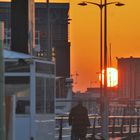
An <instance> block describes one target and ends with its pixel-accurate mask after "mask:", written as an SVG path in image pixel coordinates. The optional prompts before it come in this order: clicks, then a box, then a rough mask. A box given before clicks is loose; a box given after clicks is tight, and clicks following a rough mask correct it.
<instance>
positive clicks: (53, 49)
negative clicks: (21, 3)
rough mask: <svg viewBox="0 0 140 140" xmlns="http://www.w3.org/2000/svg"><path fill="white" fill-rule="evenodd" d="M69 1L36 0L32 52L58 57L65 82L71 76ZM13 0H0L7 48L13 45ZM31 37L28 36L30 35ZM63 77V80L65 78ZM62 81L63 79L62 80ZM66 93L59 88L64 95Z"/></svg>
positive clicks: (57, 68) (0, 16) (36, 54)
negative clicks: (1, 0) (45, 1)
mask: <svg viewBox="0 0 140 140" xmlns="http://www.w3.org/2000/svg"><path fill="white" fill-rule="evenodd" d="M68 12H69V3H49V4H46V3H35V45H32V46H33V48H32V50H31V49H30V48H29V50H30V51H29V52H32V53H33V55H35V56H38V57H44V58H47V60H50V59H52V58H54V57H55V64H56V76H57V77H61V78H60V80H57V83H58V84H60V83H62V84H63V87H64V86H65V79H66V78H67V77H70V42H69V37H68V25H69V15H68ZM11 15H12V14H11V3H9V2H0V21H4V26H5V38H4V48H6V49H9V50H10V49H11V20H10V19H11ZM27 39H28V38H27ZM62 81H63V82H62ZM59 82H60V83H59ZM62 91H63V93H59V92H57V94H58V95H56V96H57V97H59V95H60V94H61V97H66V89H65V87H64V89H63V90H62Z"/></svg>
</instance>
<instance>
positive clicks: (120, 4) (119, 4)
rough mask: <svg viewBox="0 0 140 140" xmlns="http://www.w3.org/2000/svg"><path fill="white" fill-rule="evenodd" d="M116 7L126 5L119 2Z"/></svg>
mask: <svg viewBox="0 0 140 140" xmlns="http://www.w3.org/2000/svg"><path fill="white" fill-rule="evenodd" d="M115 5H116V6H124V5H125V4H124V3H121V2H117V3H116V4H115Z"/></svg>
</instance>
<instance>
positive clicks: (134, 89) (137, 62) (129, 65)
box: [117, 57, 140, 100]
mask: <svg viewBox="0 0 140 140" xmlns="http://www.w3.org/2000/svg"><path fill="white" fill-rule="evenodd" d="M117 61H118V96H119V97H123V98H128V99H131V100H135V99H139V98H140V86H139V83H140V58H133V57H129V58H117Z"/></svg>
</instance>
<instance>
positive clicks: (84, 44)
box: [51, 0, 140, 91]
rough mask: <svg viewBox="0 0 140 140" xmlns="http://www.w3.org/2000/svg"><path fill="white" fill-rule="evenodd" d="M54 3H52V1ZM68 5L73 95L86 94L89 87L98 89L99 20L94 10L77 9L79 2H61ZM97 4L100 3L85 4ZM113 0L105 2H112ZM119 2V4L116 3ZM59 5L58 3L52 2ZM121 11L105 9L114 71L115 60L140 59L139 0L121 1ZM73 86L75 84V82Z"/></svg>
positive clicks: (96, 10)
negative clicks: (81, 92) (106, 10)
mask: <svg viewBox="0 0 140 140" xmlns="http://www.w3.org/2000/svg"><path fill="white" fill-rule="evenodd" d="M51 1H53V2H54V0H51ZM60 1H63V2H70V18H71V19H72V20H71V21H70V41H71V74H73V75H74V76H73V78H74V80H76V78H75V74H76V72H78V74H79V76H78V77H77V84H75V83H74V87H73V89H74V90H75V91H78V90H81V91H85V90H86V88H87V87H89V86H90V81H92V82H93V84H92V86H97V85H98V82H97V83H96V81H98V75H97V72H99V48H100V47H99V45H100V44H99V29H100V27H99V24H100V22H99V21H100V20H99V16H100V11H99V8H98V7H97V6H94V5H88V6H86V7H81V6H78V5H77V3H79V2H81V1H82V0H60ZM88 1H92V2H97V3H99V2H100V0H88ZM112 1H113V0H108V2H112ZM117 1H119V0H117ZM55 2H58V0H55ZM120 2H122V3H125V6H123V7H116V6H114V5H109V6H108V14H107V15H108V45H109V43H111V45H112V61H113V66H114V67H116V57H129V56H134V57H140V8H139V7H140V0H120ZM75 82H76V81H75Z"/></svg>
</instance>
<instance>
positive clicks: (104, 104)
mask: <svg viewBox="0 0 140 140" xmlns="http://www.w3.org/2000/svg"><path fill="white" fill-rule="evenodd" d="M102 99H103V100H102V110H101V123H102V127H101V131H102V132H101V133H102V136H103V138H104V139H105V140H108V139H109V136H108V94H107V0H104V90H103V97H102Z"/></svg>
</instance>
